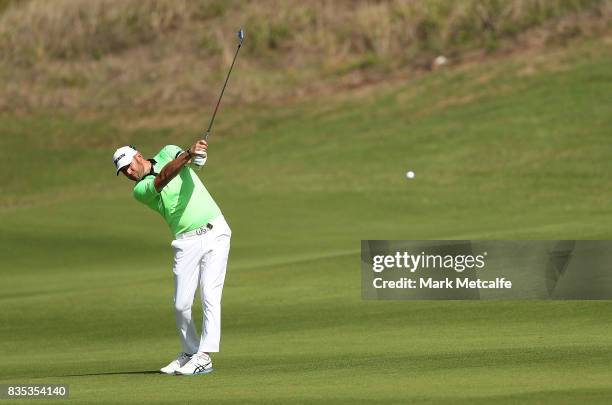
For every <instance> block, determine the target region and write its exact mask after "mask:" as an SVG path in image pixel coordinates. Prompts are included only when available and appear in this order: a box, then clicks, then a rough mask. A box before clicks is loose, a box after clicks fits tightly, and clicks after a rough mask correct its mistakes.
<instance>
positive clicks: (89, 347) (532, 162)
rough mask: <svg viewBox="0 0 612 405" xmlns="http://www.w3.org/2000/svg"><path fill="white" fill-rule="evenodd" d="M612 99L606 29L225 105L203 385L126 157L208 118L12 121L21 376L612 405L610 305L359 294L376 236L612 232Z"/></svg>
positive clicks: (12, 232) (317, 395)
mask: <svg viewBox="0 0 612 405" xmlns="http://www.w3.org/2000/svg"><path fill="white" fill-rule="evenodd" d="M236 74H246V72H241V71H240V70H237V72H236ZM228 91H235V92H239V91H240V90H239V89H237V88H234V89H231V90H228ZM611 94H612V42H611V41H610V40H609V38H608V39H607V40H606V39H601V40H597V39H592V40H584V41H581V42H579V43H577V44H576V45H575V46H573V47H570V48H562V49H553V50H548V51H545V52H544V53H543V54H534V55H529V56H528V57H515V56H507V57H505V58H500V59H498V60H491V61H489V62H486V63H482V64H477V65H470V64H466V65H464V66H458V67H454V68H451V69H446V70H445V69H442V70H439V71H435V72H432V73H430V74H428V75H420V76H399V75H396V76H394V77H393V78H392V79H390V80H389V81H388V82H387V83H385V84H381V85H378V86H373V87H370V88H363V89H357V90H353V91H349V90H344V91H343V92H339V93H338V94H336V95H333V96H327V97H321V98H317V97H313V98H312V99H311V100H309V101H300V102H299V103H291V102H287V103H282V104H281V103H278V104H277V105H248V106H247V105H242V106H241V105H228V106H224V107H223V108H224V109H222V110H221V112H220V115H219V117H218V124H219V127H218V129H217V130H216V132H215V133H214V134H213V136H212V137H211V140H210V144H211V145H210V149H209V160H208V163H207V166H206V167H205V168H204V169H202V171H201V172H200V176H201V177H202V179H203V180H204V182H205V184H206V186H207V187H208V189H209V191H210V192H211V194H212V195H213V197H214V198H215V199H216V201H217V202H218V203H219V205H220V207H221V209H222V210H223V212H224V214H225V216H226V218H227V220H228V222H229V224H230V226H231V227H232V230H233V238H232V250H231V253H230V264H229V268H228V274H227V280H226V286H225V291H224V298H223V337H222V351H221V353H219V354H218V355H217V356H215V357H214V366H215V369H216V371H215V372H214V373H213V374H211V375H207V376H198V377H174V376H165V375H160V374H155V373H151V372H153V371H156V370H158V369H159V368H160V367H161V366H163V365H165V364H167V363H168V362H169V361H170V360H171V359H172V358H173V357H174V356H175V355H176V354H177V353H178V351H179V350H180V348H179V345H178V342H179V341H178V337H177V336H176V332H175V327H174V319H173V309H172V308H173V307H172V275H171V260H172V251H171V248H170V241H171V235H170V233H169V231H168V229H167V228H166V225H165V224H164V223H163V221H162V219H161V218H160V217H159V216H158V215H157V214H155V213H154V212H153V211H151V210H148V209H146V208H145V207H144V206H142V205H140V204H138V203H137V202H136V201H135V200H134V199H133V198H132V196H131V188H132V184H130V182H129V181H128V180H126V179H125V178H123V176H121V177H119V178H116V177H115V175H114V170H113V167H112V162H111V155H112V152H113V151H114V149H115V148H116V147H117V146H120V145H122V144H125V143H133V144H135V145H136V146H137V147H139V148H140V149H141V150H142V151H143V153H145V154H147V155H152V154H153V153H155V152H156V151H157V150H159V149H160V148H161V147H162V146H164V145H165V144H178V145H181V146H183V147H186V146H188V145H189V144H190V143H191V142H193V141H194V140H195V138H196V137H197V136H198V134H199V132H198V131H199V130H200V129H201V126H202V125H204V123H205V121H206V114H204V113H203V112H202V111H201V110H200V109H196V108H193V109H188V110H181V109H177V110H172V108H171V106H169V107H168V109H167V110H164V111H97V112H82V113H80V114H79V113H75V114H68V113H66V112H61V113H60V112H57V111H37V112H32V113H26V112H24V113H20V114H14V115H8V114H4V115H0V134H1V136H0V147H1V148H2V150H3V159H1V161H0V167H1V168H2V170H3V172H4V173H8V175H6V178H5V179H4V180H3V182H2V186H1V187H2V193H1V195H0V215H1V221H0V233H1V235H2V244H1V245H0V251H1V254H2V263H1V265H0V275H1V280H2V282H1V283H0V303H1V308H2V311H1V318H0V319H1V322H0V356H1V359H2V363H1V366H2V367H1V370H0V383H3V384H5V383H14V384H24V383H31V384H69V385H70V398H71V399H70V402H75V403H76V402H78V403H100V404H106V403H123V402H140V403H159V404H162V403H169V402H171V401H177V402H179V403H186V402H194V403H195V402H200V401H201V402H205V401H206V402H209V403H245V402H246V403H267V404H271V403H279V404H285V403H320V402H325V403H327V402H329V403H366V402H367V403H409V402H418V403H430V404H437V403H453V404H490V403H496V404H514V403H521V404H522V403H530V404H541V403H554V404H575V403H579V402H583V403H601V404H606V403H610V402H611V401H612V366H611V364H612V333H611V332H612V328H611V326H610V325H612V302H611V301H593V302H589V301H565V302H563V301H555V302H543V301H524V302H523V301H509V302H504V301H501V302H476V301H474V302H459V301H407V302H403V301H396V302H374V301H362V300H361V291H360V286H361V284H360V263H359V247H360V241H361V240H362V239H513V238H515V239H612V180H611V177H610V173H612V159H611V158H610V157H611V152H612V142H611V141H612V98H611V97H610V95H611ZM206 113H207V111H206ZM178 116H184V117H186V118H185V119H184V120H178V121H176V122H175V121H173V120H172V119H171V118H172V117H178ZM408 170H414V171H415V172H416V178H415V179H414V180H407V179H406V177H405V174H406V171H408ZM195 308H196V310H195V313H196V316H197V319H201V309H200V308H199V300H198V301H197V304H196V305H195Z"/></svg>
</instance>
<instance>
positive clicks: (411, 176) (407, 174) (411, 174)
mask: <svg viewBox="0 0 612 405" xmlns="http://www.w3.org/2000/svg"><path fill="white" fill-rule="evenodd" d="M406 177H407V178H409V179H414V172H413V171H412V170H408V173H406Z"/></svg>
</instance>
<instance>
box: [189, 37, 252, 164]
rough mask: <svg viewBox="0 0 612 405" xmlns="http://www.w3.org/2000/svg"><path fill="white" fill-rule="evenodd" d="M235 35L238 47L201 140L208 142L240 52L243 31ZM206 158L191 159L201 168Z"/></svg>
mask: <svg viewBox="0 0 612 405" xmlns="http://www.w3.org/2000/svg"><path fill="white" fill-rule="evenodd" d="M237 35H238V47H237V48H236V53H235V54H234V59H233V60H232V64H231V65H230V68H229V71H228V72H227V76H226V77H225V82H224V83H223V87H222V88H221V94H220V95H219V100H218V101H217V105H216V106H215V110H214V112H213V115H212V117H211V119H210V123H209V124H208V129H207V130H206V132H204V136H203V138H204V140H205V141H208V137H209V136H210V132H211V130H212V126H213V123H214V122H215V117H216V116H217V111H218V110H219V105H221V98H222V97H223V93H224V92H225V87H226V86H227V81H228V80H229V77H230V74H231V73H232V69H233V68H234V63H235V62H236V57H237V56H238V51H240V47H241V46H242V41H243V40H244V30H243V29H242V28H241V29H240V31H238V33H237ZM207 157H208V154H207V153H206V152H204V153H202V154H198V156H196V157H195V158H194V159H193V163H194V164H195V165H196V166H198V167H202V166H204V164H205V163H206V159H207Z"/></svg>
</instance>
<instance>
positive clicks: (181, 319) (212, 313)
mask: <svg viewBox="0 0 612 405" xmlns="http://www.w3.org/2000/svg"><path fill="white" fill-rule="evenodd" d="M211 225H212V226H213V228H212V229H211V230H208V231H207V232H205V233H204V234H202V235H193V236H190V237H187V238H183V239H179V238H177V239H175V240H174V241H172V248H173V250H174V265H173V269H172V272H173V273H174V311H175V316H176V327H177V329H178V333H179V337H180V339H181V345H182V346H183V351H184V352H186V353H189V354H192V353H196V352H198V351H199V352H218V351H219V341H220V340H221V294H222V292H223V283H224V282H225V270H226V267H227V258H228V255H229V249H230V238H231V235H232V231H231V230H230V228H229V226H228V225H227V222H225V219H224V218H223V216H220V217H218V218H216V219H214V220H213V221H211ZM198 285H199V287H200V297H201V299H202V309H203V312H204V317H203V318H204V319H203V322H202V335H201V337H199V338H198V335H197V333H196V328H195V322H194V320H193V319H192V317H191V306H192V305H193V301H194V297H195V293H196V290H197V288H198Z"/></svg>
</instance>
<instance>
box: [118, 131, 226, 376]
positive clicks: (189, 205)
mask: <svg viewBox="0 0 612 405" xmlns="http://www.w3.org/2000/svg"><path fill="white" fill-rule="evenodd" d="M207 148H208V144H207V142H206V141H205V140H198V141H197V142H196V143H195V144H194V145H193V146H192V147H191V148H190V149H189V150H186V151H184V150H182V149H181V148H179V147H178V146H174V145H168V146H165V147H164V148H163V149H162V150H160V151H159V152H158V153H157V154H156V155H155V156H154V157H153V159H145V158H144V157H143V156H142V154H141V153H140V152H138V151H137V150H136V149H135V148H134V147H132V146H123V147H121V148H119V149H117V151H116V152H115V154H114V156H113V162H114V164H115V168H116V170H117V175H119V173H120V172H121V173H123V174H124V175H125V176H126V177H127V178H128V179H130V180H133V181H135V182H136V185H135V186H134V193H133V194H134V197H135V198H136V200H138V201H139V202H141V203H143V204H144V205H146V206H148V207H149V208H151V209H153V210H155V211H157V212H159V213H160V214H161V216H162V217H163V218H164V219H165V220H166V222H167V223H168V225H169V226H170V229H171V231H172V233H173V234H174V235H175V239H174V241H173V242H172V248H173V250H174V264H173V269H172V271H173V273H174V310H175V316H176V327H177V329H178V333H179V337H180V340H181V345H182V352H181V353H179V355H178V357H177V358H176V359H175V360H173V361H172V362H170V364H168V365H167V366H166V367H164V368H162V369H161V370H160V371H161V372H162V373H166V374H181V375H190V374H206V373H209V372H211V371H212V360H211V358H210V353H212V352H218V351H219V341H220V338H221V293H222V291H223V283H224V281H225V271H226V266H227V258H228V254H229V249H230V237H231V234H232V232H231V230H230V228H229V226H228V224H227V222H226V221H225V219H224V218H223V215H222V214H221V210H220V209H219V207H218V206H217V204H216V203H215V201H214V200H213V199H212V197H211V196H210V194H209V193H208V191H207V190H206V187H204V184H202V182H201V181H200V178H199V177H198V176H197V174H196V173H195V172H194V170H193V169H192V168H190V167H189V166H186V165H187V163H189V162H190V161H191V159H192V158H194V160H195V158H196V157H198V155H199V156H200V157H201V156H202V155H203V154H204V153H205V152H206V150H207ZM198 284H199V287H200V296H201V298H202V307H203V311H204V320H203V326H202V335H201V337H198V336H197V334H196V329H195V323H194V320H193V319H192V317H191V306H192V304H193V300H194V297H195V292H196V289H197V287H198Z"/></svg>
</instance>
